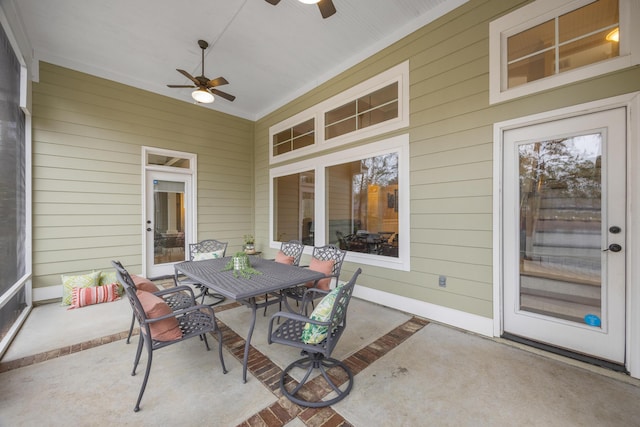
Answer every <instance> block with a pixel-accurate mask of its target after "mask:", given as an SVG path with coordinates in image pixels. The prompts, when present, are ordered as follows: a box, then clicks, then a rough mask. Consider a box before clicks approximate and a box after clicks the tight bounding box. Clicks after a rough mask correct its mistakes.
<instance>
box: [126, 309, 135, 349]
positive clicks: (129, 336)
mask: <svg viewBox="0 0 640 427" xmlns="http://www.w3.org/2000/svg"><path fill="white" fill-rule="evenodd" d="M135 323H136V316H135V315H131V326H129V335H127V344H129V340H130V339H131V334H133V325H134V324H135Z"/></svg>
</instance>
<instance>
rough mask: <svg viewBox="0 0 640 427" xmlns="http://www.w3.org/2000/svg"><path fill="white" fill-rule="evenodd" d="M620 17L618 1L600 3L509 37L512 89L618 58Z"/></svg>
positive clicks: (509, 80)
mask: <svg viewBox="0 0 640 427" xmlns="http://www.w3.org/2000/svg"><path fill="white" fill-rule="evenodd" d="M618 16H619V9H618V0H599V1H596V2H593V3H591V4H589V5H586V6H583V7H581V8H579V9H576V10H573V11H571V12H569V13H565V14H563V15H560V16H557V17H555V18H553V19H550V20H548V21H546V22H543V23H542V24H539V25H536V26H535V27H533V28H529V29H528V30H525V31H522V32H520V33H518V34H515V35H513V36H510V37H508V38H507V74H508V83H507V85H508V87H515V86H519V85H522V84H525V83H528V82H531V81H534V80H538V79H541V78H543V77H548V76H551V75H554V74H558V73H561V72H564V71H568V70H572V69H575V68H578V67H582V66H585V65H589V64H593V63H595V62H599V61H603V60H605V59H609V58H613V57H616V56H618V55H619V52H620V50H619V48H618V46H619V41H620V40H619V28H618V25H619V21H618Z"/></svg>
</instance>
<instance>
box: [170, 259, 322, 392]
mask: <svg viewBox="0 0 640 427" xmlns="http://www.w3.org/2000/svg"><path fill="white" fill-rule="evenodd" d="M230 260H231V257H225V258H217V259H209V260H203V261H185V262H181V263H178V264H175V266H174V268H175V274H176V277H177V276H178V275H179V274H183V275H185V276H187V277H188V278H190V279H192V280H194V281H196V282H198V283H200V284H202V285H203V286H206V287H207V288H209V289H211V290H212V291H213V292H216V293H219V294H222V295H224V296H225V297H227V298H230V299H233V300H235V301H238V302H240V303H242V304H244V305H247V306H248V307H250V308H251V310H252V311H251V323H250V325H249V332H248V333H247V338H246V342H245V346H244V358H243V361H242V380H243V381H244V382H245V383H246V382H247V361H248V359H249V348H250V346H251V336H252V335H253V329H254V326H255V324H256V312H257V310H258V308H262V307H265V306H266V305H270V304H273V303H276V302H277V300H272V301H271V302H268V301H265V302H258V301H257V297H259V296H263V295H265V294H267V293H270V292H277V291H280V290H282V289H286V288H290V287H293V286H298V285H302V284H304V283H307V282H314V281H316V280H319V279H322V278H324V277H325V275H324V274H323V273H319V272H317V271H313V270H310V269H308V268H302V267H297V266H293V265H288V264H281V263H277V262H275V261H270V260H265V259H262V258H256V257H254V258H251V267H253V268H254V269H256V270H257V271H259V272H260V274H253V275H251V277H250V278H245V277H243V276H242V275H238V277H236V275H234V271H233V270H226V271H225V267H226V266H227V263H228V262H229V261H230Z"/></svg>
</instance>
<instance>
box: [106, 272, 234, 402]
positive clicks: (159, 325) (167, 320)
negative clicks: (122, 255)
mask: <svg viewBox="0 0 640 427" xmlns="http://www.w3.org/2000/svg"><path fill="white" fill-rule="evenodd" d="M111 263H112V264H113V266H114V267H115V268H116V275H117V277H118V281H119V282H120V284H121V285H122V286H124V290H125V294H126V296H127V298H128V299H129V303H130V304H131V308H132V310H133V314H134V316H135V318H136V319H137V321H138V323H139V325H140V340H139V341H138V349H137V350H136V356H135V360H134V362H133V371H132V372H131V375H135V374H136V368H137V366H138V362H139V361H140V356H141V354H142V347H143V346H145V347H146V348H147V367H146V370H145V374H144V380H143V381H142V386H141V387H140V393H139V394H138V400H137V401H136V405H135V407H134V408H133V410H134V411H135V412H137V411H139V410H140V401H141V400H142V395H143V394H144V391H145V388H146V386H147V381H148V379H149V373H150V372H151V362H152V361H153V352H154V351H155V350H159V349H161V348H163V347H166V346H169V345H171V344H176V343H179V342H182V341H184V340H186V339H189V338H193V337H200V338H201V339H202V340H203V341H204V343H205V346H206V348H207V350H209V342H208V341H207V333H215V334H216V335H217V338H218V356H219V357H220V365H221V366H222V372H223V373H224V374H226V373H227V368H226V367H225V365H224V359H223V357H222V332H221V331H220V329H219V328H218V325H217V323H216V317H215V314H214V312H213V308H212V307H210V306H208V305H197V304H196V302H195V299H194V298H193V297H192V298H191V305H190V306H189V307H186V308H182V309H180V310H176V311H173V310H172V309H171V308H170V307H169V305H168V304H167V303H166V301H165V300H164V299H163V298H161V297H160V296H159V295H157V294H155V293H152V292H147V291H144V290H141V289H137V288H136V286H135V283H134V282H133V279H132V278H131V275H129V273H128V272H127V270H126V269H125V268H124V267H123V266H122V264H121V263H120V262H119V261H112V262H111ZM187 289H188V290H189V291H191V289H190V288H189V287H188V286H180V287H177V288H175V289H168V290H166V291H173V292H186V294H187V295H188V294H189V293H188V291H187ZM163 292H164V291H163ZM190 295H193V293H191V294H190ZM183 395H184V396H188V395H189V393H188V391H185V393H183ZM184 403H185V404H188V403H189V402H188V398H187V400H186V401H185V402H184Z"/></svg>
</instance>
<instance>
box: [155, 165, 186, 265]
mask: <svg viewBox="0 0 640 427" xmlns="http://www.w3.org/2000/svg"><path fill="white" fill-rule="evenodd" d="M146 190H147V205H146V212H147V214H146V224H145V226H146V236H147V275H148V276H150V277H158V276H164V275H170V274H173V264H174V263H176V262H180V261H184V260H185V259H186V257H185V254H186V245H187V242H189V237H190V233H189V226H190V224H189V222H190V221H189V214H188V207H189V206H190V203H189V201H188V200H189V198H190V194H191V177H190V176H189V175H184V174H172V173H168V172H156V171H148V172H147V188H146Z"/></svg>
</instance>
